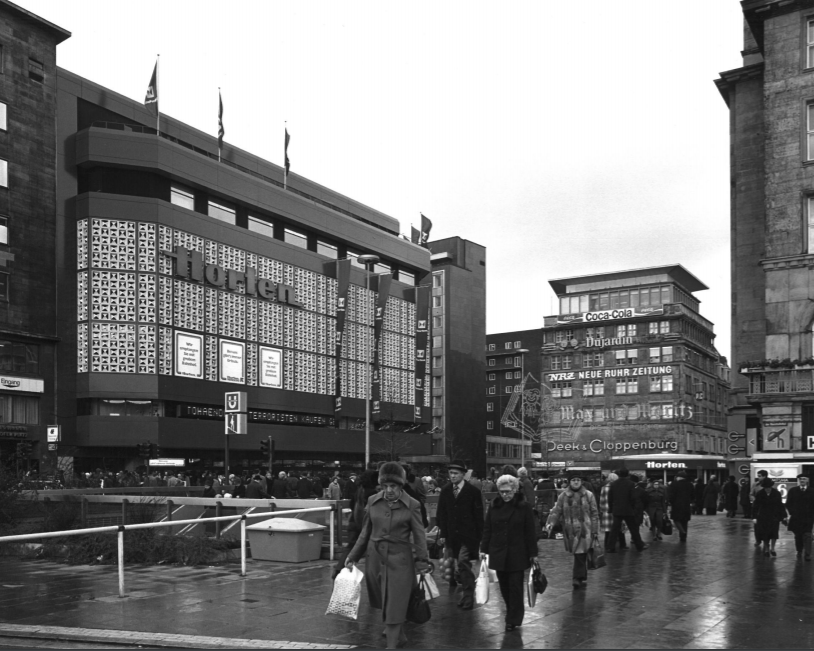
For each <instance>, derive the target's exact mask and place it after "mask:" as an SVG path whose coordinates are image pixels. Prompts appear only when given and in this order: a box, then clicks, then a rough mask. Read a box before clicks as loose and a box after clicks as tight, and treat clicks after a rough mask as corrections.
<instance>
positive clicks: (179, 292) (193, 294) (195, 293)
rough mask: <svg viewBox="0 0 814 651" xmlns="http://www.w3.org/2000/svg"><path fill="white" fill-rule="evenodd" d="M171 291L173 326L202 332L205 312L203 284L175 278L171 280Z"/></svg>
mask: <svg viewBox="0 0 814 651" xmlns="http://www.w3.org/2000/svg"><path fill="white" fill-rule="evenodd" d="M173 291H174V293H175V327H176V328H184V329H186V330H195V331H196V332H203V331H204V313H205V306H204V288H203V285H198V284H195V283H188V282H186V281H185V280H175V281H173Z"/></svg>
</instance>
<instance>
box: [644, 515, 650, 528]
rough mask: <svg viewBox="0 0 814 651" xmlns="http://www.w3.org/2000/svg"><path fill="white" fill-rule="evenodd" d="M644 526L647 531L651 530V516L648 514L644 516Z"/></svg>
mask: <svg viewBox="0 0 814 651" xmlns="http://www.w3.org/2000/svg"><path fill="white" fill-rule="evenodd" d="M642 526H643V527H645V528H647V529H649V528H650V516H649V515H647V513H643V514H642Z"/></svg>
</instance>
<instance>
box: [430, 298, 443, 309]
mask: <svg viewBox="0 0 814 651" xmlns="http://www.w3.org/2000/svg"><path fill="white" fill-rule="evenodd" d="M432 306H433V307H441V297H440V296H433V297H432Z"/></svg>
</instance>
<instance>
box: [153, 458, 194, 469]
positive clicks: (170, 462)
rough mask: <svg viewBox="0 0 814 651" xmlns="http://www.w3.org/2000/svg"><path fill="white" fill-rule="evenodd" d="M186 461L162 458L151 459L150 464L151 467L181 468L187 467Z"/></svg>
mask: <svg viewBox="0 0 814 651" xmlns="http://www.w3.org/2000/svg"><path fill="white" fill-rule="evenodd" d="M185 461H186V460H185V459H169V458H166V457H165V458H162V459H150V461H149V462H148V465H149V466H152V467H154V466H181V467H183V466H184V465H185Z"/></svg>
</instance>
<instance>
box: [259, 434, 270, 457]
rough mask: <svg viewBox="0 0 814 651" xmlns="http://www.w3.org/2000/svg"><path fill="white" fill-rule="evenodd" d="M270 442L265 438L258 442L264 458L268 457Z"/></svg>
mask: <svg viewBox="0 0 814 651" xmlns="http://www.w3.org/2000/svg"><path fill="white" fill-rule="evenodd" d="M270 440H271V439H270V438H267V439H263V440H262V441H260V452H262V453H263V456H264V457H267V456H268V455H269V452H270V450H271V448H270V447H269V441H270Z"/></svg>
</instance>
